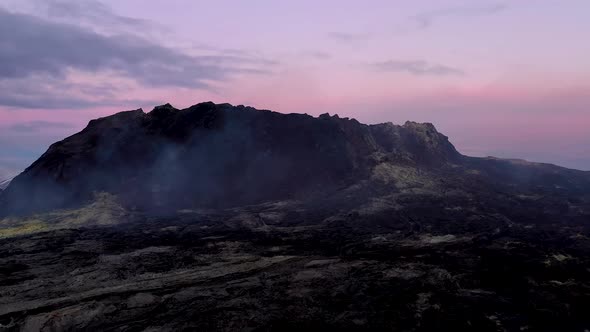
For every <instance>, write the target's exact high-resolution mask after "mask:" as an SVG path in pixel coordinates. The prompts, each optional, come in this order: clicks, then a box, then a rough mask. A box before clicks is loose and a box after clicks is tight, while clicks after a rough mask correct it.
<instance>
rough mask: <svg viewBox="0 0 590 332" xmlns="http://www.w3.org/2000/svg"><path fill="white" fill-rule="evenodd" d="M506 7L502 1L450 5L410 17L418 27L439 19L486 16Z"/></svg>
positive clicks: (428, 25)
mask: <svg viewBox="0 0 590 332" xmlns="http://www.w3.org/2000/svg"><path fill="white" fill-rule="evenodd" d="M507 8H508V5H506V4H504V3H493V4H475V5H469V6H462V7H451V8H443V9H437V10H431V11H426V12H422V13H420V14H417V15H415V16H412V17H411V19H412V20H414V21H415V22H416V23H417V24H418V27H420V28H428V27H430V26H432V25H433V24H434V23H435V22H436V21H438V20H440V19H444V18H454V17H473V16H487V15H492V14H495V13H498V12H501V11H504V10H506V9H507Z"/></svg>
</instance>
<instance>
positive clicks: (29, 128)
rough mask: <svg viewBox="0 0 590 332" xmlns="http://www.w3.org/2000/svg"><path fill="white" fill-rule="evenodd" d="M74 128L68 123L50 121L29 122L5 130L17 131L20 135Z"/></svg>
mask: <svg viewBox="0 0 590 332" xmlns="http://www.w3.org/2000/svg"><path fill="white" fill-rule="evenodd" d="M72 128H74V126H73V125H72V124H71V123H66V122H50V121H28V122H20V123H15V124H12V125H10V126H7V127H5V128H4V129H5V130H10V131H15V132H19V133H23V132H24V133H36V132H40V131H42V130H47V129H72Z"/></svg>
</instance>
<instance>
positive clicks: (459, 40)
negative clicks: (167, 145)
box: [0, 0, 590, 178]
mask: <svg viewBox="0 0 590 332" xmlns="http://www.w3.org/2000/svg"><path fill="white" fill-rule="evenodd" d="M589 31H590V1H587V0H563V1H555V0H535V1H533V0H530V1H528V0H511V1H494V0H490V1H488V0H477V1H476V0H469V1H467V0H464V1H451V0H414V1H409V0H406V1H397V0H373V1H371V0H364V1H360V0H359V1H347V0H338V1H336V0H323V1H317V0H313V1H312V0H298V1H275V0H250V1H237V0H235V1H228V0H217V1H199V0H194V1H189V0H166V1H164V0H160V1H157V0H0V178H2V177H7V176H11V175H15V174H17V173H19V172H20V171H22V170H23V169H24V168H25V167H27V166H28V165H30V164H31V163H32V162H33V161H34V160H36V159H37V158H38V157H39V156H40V155H41V154H42V153H43V152H44V151H46V150H47V148H48V146H49V145H50V144H51V143H53V142H55V141H58V140H61V139H63V138H65V137H67V136H69V135H71V134H73V133H75V132H77V131H79V130H81V129H83V128H84V127H85V126H86V124H87V123H88V121H89V120H91V119H93V118H97V117H102V116H106V115H109V114H113V113H116V112H119V111H124V110H131V109H137V108H140V107H141V108H143V109H144V110H145V111H146V112H148V111H150V110H151V109H152V108H153V107H154V106H156V105H160V104H164V103H167V102H169V103H171V104H172V105H174V106H176V107H178V108H182V107H188V106H190V105H193V104H196V103H199V102H203V101H209V100H211V101H214V102H218V103H222V102H229V103H232V104H235V105H240V104H244V105H249V106H253V107H256V108H261V109H271V110H274V111H277V112H283V113H294V112H296V113H307V114H310V115H314V116H317V115H319V114H321V113H326V112H328V113H330V114H339V115H340V116H344V117H352V118H356V119H358V120H359V121H361V122H364V123H380V122H393V123H400V124H402V123H404V122H405V121H406V120H412V121H418V122H431V123H433V124H434V125H435V126H436V127H437V129H438V130H439V131H440V132H442V133H444V134H445V135H447V136H448V137H449V139H450V140H451V142H452V143H453V144H454V145H455V146H456V147H457V149H458V150H459V151H460V152H462V153H463V154H467V155H472V156H496V157H504V158H522V159H527V160H530V161H538V162H549V163H555V164H558V165H562V166H566V167H570V168H577V169H582V170H590V43H589V42H588V32H589Z"/></svg>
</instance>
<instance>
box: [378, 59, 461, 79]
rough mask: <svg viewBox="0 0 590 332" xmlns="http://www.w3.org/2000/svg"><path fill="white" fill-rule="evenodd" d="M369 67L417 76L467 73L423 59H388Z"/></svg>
mask: <svg viewBox="0 0 590 332" xmlns="http://www.w3.org/2000/svg"><path fill="white" fill-rule="evenodd" d="M369 67H370V68H372V69H374V70H377V71H381V72H405V73H408V74H412V75H416V76H427V75H429V76H461V75H464V74H465V72H463V70H461V69H459V68H455V67H450V66H446V65H442V64H436V63H429V62H426V61H423V60H388V61H382V62H376V63H373V64H370V65H369Z"/></svg>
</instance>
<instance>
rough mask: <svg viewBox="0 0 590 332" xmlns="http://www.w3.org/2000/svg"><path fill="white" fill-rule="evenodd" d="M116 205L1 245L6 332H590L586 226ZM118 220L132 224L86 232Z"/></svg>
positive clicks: (285, 208) (278, 208)
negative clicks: (308, 331)
mask: <svg viewBox="0 0 590 332" xmlns="http://www.w3.org/2000/svg"><path fill="white" fill-rule="evenodd" d="M101 199H107V200H108V198H105V197H103V198H101ZM111 203H112V202H111ZM111 203H108V204H106V205H105V204H104V203H103V205H101V206H100V208H101V210H100V211H103V212H100V213H98V214H95V215H94V216H91V217H88V214H91V213H93V211H92V209H93V208H96V206H95V207H86V208H85V209H82V210H79V211H77V212H75V213H73V215H75V217H76V218H78V219H68V217H66V218H60V219H59V221H58V220H57V219H54V220H53V221H51V220H50V219H51V216H42V217H45V218H48V221H45V223H43V221H41V220H37V223H38V224H37V227H38V228H39V229H40V228H41V227H45V228H46V230H48V231H43V232H37V231H34V230H31V229H29V230H28V231H27V230H24V229H21V230H20V232H21V234H20V235H19V236H16V237H10V238H8V239H4V240H0V257H2V258H1V259H0V323H2V324H3V325H2V326H3V329H6V330H15V331H16V330H25V331H56V330H102V331H106V330H115V331H146V330H151V331H162V330H164V331H166V330H168V331H177V330H214V331H217V330H219V331H236V330H249V331H271V330H272V331H279V330H301V329H303V328H313V329H319V328H323V329H341V330H401V331H429V330H437V331H439V330H443V329H444V330H451V331H457V330H477V331H527V330H530V331H538V330H543V331H558V330H559V331H583V330H584V329H585V328H587V327H588V326H590V325H589V324H590V318H589V317H588V315H587V309H588V307H590V282H589V280H590V269H589V267H590V255H589V254H590V238H589V237H588V236H587V235H588V232H589V230H590V229H589V227H588V224H587V223H586V224H570V225H563V224H560V225H555V224H547V225H536V224H518V223H513V222H511V221H509V220H507V219H506V218H504V217H502V216H496V217H494V218H490V219H485V220H471V221H469V222H466V221H464V220H463V221H458V220H437V219H431V220H430V221H426V220H419V219H414V218H413V217H410V216H408V218H409V219H407V220H405V221H400V220H396V219H393V218H391V216H390V214H389V213H385V214H381V215H380V214H375V215H373V216H366V215H363V214H359V213H349V214H336V215H332V216H329V215H326V213H325V212H323V211H321V210H320V211H317V210H313V209H306V208H304V207H302V206H301V205H298V204H296V203H294V202H282V203H275V204H267V205H261V206H251V207H247V208H241V209H234V210H228V211H225V212H224V213H216V214H213V213H208V212H204V211H201V212H197V211H184V212H182V213H179V214H178V215H176V216H174V217H171V216H168V217H159V218H156V217H151V218H146V217H142V216H139V215H134V214H133V213H131V214H128V213H127V212H123V211H122V210H118V209H117V208H116V207H114V206H113V205H111ZM420 203H425V202H416V203H415V204H417V205H419V204H420ZM109 209H110V211H111V212H109V213H107V217H108V222H113V221H114V220H118V221H120V224H117V225H105V224H103V225H94V226H92V227H83V228H80V227H78V226H77V225H78V224H77V223H79V222H84V223H87V222H89V221H90V220H99V221H100V218H101V217H102V216H104V215H103V213H104V211H109ZM402 211H403V210H402ZM407 212H409V211H407ZM64 213H65V212H64ZM66 214H67V213H66ZM415 216H416V215H415ZM54 217H55V216H54ZM69 218H72V215H70V217H69ZM390 218H391V219H390ZM62 220H67V222H69V224H59V222H61V221H62ZM103 221H104V222H107V219H105V220H103ZM31 222H32V221H31ZM13 235H14V234H13ZM5 236H6V234H5Z"/></svg>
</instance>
